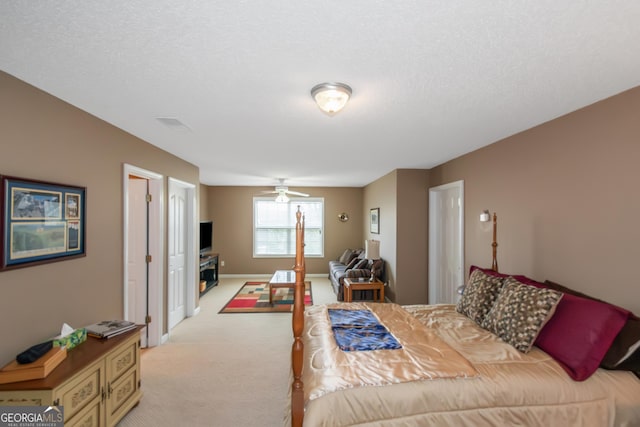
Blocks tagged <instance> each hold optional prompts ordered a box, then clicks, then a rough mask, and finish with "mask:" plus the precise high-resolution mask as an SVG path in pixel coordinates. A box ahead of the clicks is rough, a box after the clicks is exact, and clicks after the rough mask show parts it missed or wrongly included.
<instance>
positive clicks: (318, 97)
mask: <svg viewBox="0 0 640 427" xmlns="http://www.w3.org/2000/svg"><path fill="white" fill-rule="evenodd" d="M311 96H312V97H313V99H315V101H316V104H318V107H320V109H321V110H322V111H324V112H325V113H327V114H328V115H330V116H333V115H334V114H335V113H337V112H338V111H340V110H342V109H343V108H344V106H345V105H347V101H348V100H349V98H350V97H351V88H350V87H349V86H348V85H346V84H344V83H320V84H319V85H315V86H314V87H313V89H311Z"/></svg>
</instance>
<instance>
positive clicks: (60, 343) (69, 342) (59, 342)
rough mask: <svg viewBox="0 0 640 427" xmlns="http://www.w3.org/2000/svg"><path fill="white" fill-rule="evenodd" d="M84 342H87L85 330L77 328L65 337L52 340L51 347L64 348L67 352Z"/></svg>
mask: <svg viewBox="0 0 640 427" xmlns="http://www.w3.org/2000/svg"><path fill="white" fill-rule="evenodd" d="M86 340H87V330H86V329H85V328H79V329H76V330H75V331H73V332H71V333H70V334H69V335H67V336H66V337H62V338H54V339H53V346H54V347H66V348H67V350H71V349H72V348H74V347H76V346H78V345H79V344H82V343H83V342H85V341H86Z"/></svg>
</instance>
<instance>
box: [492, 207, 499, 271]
mask: <svg viewBox="0 0 640 427" xmlns="http://www.w3.org/2000/svg"><path fill="white" fill-rule="evenodd" d="M497 233H498V217H497V216H496V213H495V212H494V213H493V243H492V244H491V246H492V247H493V263H492V264H491V269H492V270H493V271H496V272H497V271H498V240H497V238H496V237H497Z"/></svg>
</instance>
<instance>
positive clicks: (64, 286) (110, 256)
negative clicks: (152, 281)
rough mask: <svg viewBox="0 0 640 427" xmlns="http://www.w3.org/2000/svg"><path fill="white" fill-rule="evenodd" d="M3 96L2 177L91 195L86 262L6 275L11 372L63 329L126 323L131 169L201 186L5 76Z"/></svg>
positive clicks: (2, 330) (0, 321) (176, 167)
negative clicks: (126, 201) (125, 211)
mask: <svg viewBox="0 0 640 427" xmlns="http://www.w3.org/2000/svg"><path fill="white" fill-rule="evenodd" d="M0 93H1V94H2V96H0V141H1V142H0V147H1V148H0V173H1V174H4V175H9V176H17V177H23V178H29V179H36V180H43V181H48V182H56V183H61V184H69V185H78V186H84V187H86V188H87V212H86V213H87V218H86V219H87V223H86V225H87V231H86V233H87V234H86V253H87V256H86V257H83V258H79V259H74V260H67V261H62V262H56V263H52V264H46V265H40V266H34V267H28V268H21V269H17V270H11V271H4V272H0V343H2V344H1V345H0V364H5V363H7V362H8V361H9V360H11V359H12V358H14V357H15V355H16V354H17V353H18V352H20V351H22V350H24V349H26V348H27V347H29V346H31V345H34V344H36V343H38V342H40V341H41V340H42V341H44V340H45V339H47V338H49V337H51V336H53V335H55V334H56V333H57V332H59V331H60V327H61V326H62V324H63V322H66V323H68V324H70V325H72V326H75V327H81V326H84V325H87V324H89V323H92V322H96V321H99V320H104V319H111V318H120V317H122V316H123V284H122V275H123V260H122V258H123V249H122V246H123V238H122V230H123V224H122V216H123V215H122V185H123V184H122V179H123V178H122V174H123V163H129V164H132V165H135V166H138V167H140V168H144V169H148V170H151V171H154V172H157V173H160V174H163V175H165V176H172V177H175V178H177V179H180V180H182V181H186V182H190V183H193V184H197V183H198V180H199V171H198V168H197V167H195V166H194V165H192V164H189V163H187V162H185V161H183V160H180V159H178V158H177V157H175V156H173V155H170V154H168V153H167V152H165V151H162V150H160V149H158V148H156V147H154V146H152V145H149V144H147V143H145V142H144V141H142V140H140V139H138V138H135V137H133V136H131V135H130V134H127V133H126V132H123V131H122V130H119V129H117V128H115V127H113V126H111V125H109V124H107V123H105V122H104V121H102V120H99V119H97V118H96V117H93V116H91V115H89V114H87V113H85V112H83V111H81V110H78V109H77V108H75V107H72V106H70V105H69V104H66V103H65V102H63V101H61V100H59V99H57V98H54V97H52V96H50V95H48V94H46V93H44V92H41V91H39V90H37V89H35V88H33V87H32V86H29V85H27V84H25V83H23V82H21V81H19V80H17V79H15V78H13V77H11V76H9V75H7V74H5V73H2V72H0ZM149 120H151V119H150V118H149ZM165 187H166V180H165ZM165 191H166V188H165ZM165 214H166V207H165ZM161 262H164V261H161ZM194 286H195V284H194ZM165 288H166V286H165Z"/></svg>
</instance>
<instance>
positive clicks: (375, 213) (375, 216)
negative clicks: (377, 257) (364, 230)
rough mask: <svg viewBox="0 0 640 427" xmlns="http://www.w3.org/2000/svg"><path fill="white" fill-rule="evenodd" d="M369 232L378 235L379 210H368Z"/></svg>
mask: <svg viewBox="0 0 640 427" xmlns="http://www.w3.org/2000/svg"><path fill="white" fill-rule="evenodd" d="M369 231H370V232H371V233H373V234H380V208H373V209H370V210H369Z"/></svg>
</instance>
